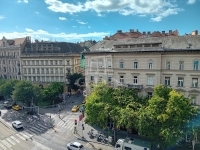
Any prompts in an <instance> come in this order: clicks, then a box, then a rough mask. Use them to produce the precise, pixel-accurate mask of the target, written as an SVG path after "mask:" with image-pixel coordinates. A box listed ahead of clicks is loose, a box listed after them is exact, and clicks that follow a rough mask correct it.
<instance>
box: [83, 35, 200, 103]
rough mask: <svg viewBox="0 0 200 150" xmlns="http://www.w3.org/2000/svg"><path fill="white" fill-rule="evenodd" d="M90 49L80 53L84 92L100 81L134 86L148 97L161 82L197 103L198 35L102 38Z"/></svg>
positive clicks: (199, 99) (199, 97) (199, 75)
mask: <svg viewBox="0 0 200 150" xmlns="http://www.w3.org/2000/svg"><path fill="white" fill-rule="evenodd" d="M102 43H104V45H103V44H102ZM98 45H100V47H98ZM102 47H104V50H102V49H103V48H102ZM91 49H93V50H92V51H91V52H85V53H84V55H85V75H86V91H87V92H88V93H89V92H90V91H91V88H90V83H91V82H92V83H98V82H99V81H102V80H105V81H107V82H108V84H110V85H111V86H114V87H117V86H125V87H129V88H136V89H138V90H139V91H140V94H142V95H148V96H152V94H153V93H152V92H153V88H154V87H155V86H156V85H159V84H162V85H166V86H170V87H172V88H173V89H176V90H177V91H179V92H182V93H183V94H184V95H185V96H187V97H190V98H192V103H193V104H195V105H199V106H200V88H199V87H200V83H199V81H200V36H199V35H195V36H191V35H190V36H182V37H167V38H145V39H126V40H124V39H123V40H114V41H112V40H104V41H100V43H97V45H94V47H93V48H91ZM99 49H100V50H99Z"/></svg>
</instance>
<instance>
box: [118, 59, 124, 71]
mask: <svg viewBox="0 0 200 150" xmlns="http://www.w3.org/2000/svg"><path fill="white" fill-rule="evenodd" d="M119 68H120V69H124V62H123V61H120V62H119Z"/></svg>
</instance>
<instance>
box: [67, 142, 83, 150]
mask: <svg viewBox="0 0 200 150" xmlns="http://www.w3.org/2000/svg"><path fill="white" fill-rule="evenodd" d="M67 149H68V150H84V146H83V145H82V144H81V143H79V142H70V143H68V144H67Z"/></svg>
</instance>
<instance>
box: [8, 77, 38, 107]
mask: <svg viewBox="0 0 200 150" xmlns="http://www.w3.org/2000/svg"><path fill="white" fill-rule="evenodd" d="M14 89H15V90H14V91H13V96H12V97H13V99H14V100H15V101H16V102H17V101H18V102H21V103H23V104H25V105H26V106H28V107H30V106H31V104H33V103H35V104H36V103H37V102H38V101H39V100H40V99H41V98H42V94H41V89H40V88H39V87H38V86H36V85H33V84H32V83H31V82H29V81H19V82H17V84H16V85H15V87H14Z"/></svg>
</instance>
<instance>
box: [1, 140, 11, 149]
mask: <svg viewBox="0 0 200 150" xmlns="http://www.w3.org/2000/svg"><path fill="white" fill-rule="evenodd" d="M1 142H2V143H3V144H4V145H6V147H8V148H11V147H12V145H10V144H9V143H8V142H7V141H6V140H2V141H1Z"/></svg>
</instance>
